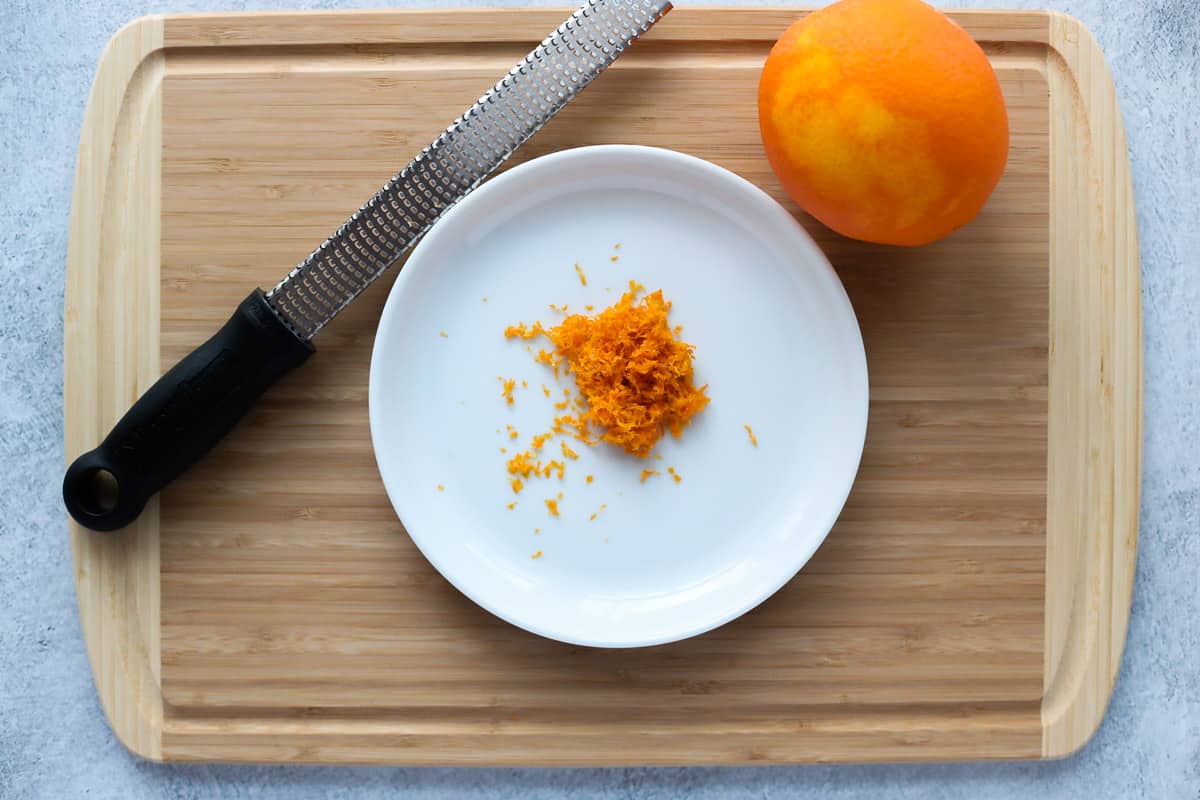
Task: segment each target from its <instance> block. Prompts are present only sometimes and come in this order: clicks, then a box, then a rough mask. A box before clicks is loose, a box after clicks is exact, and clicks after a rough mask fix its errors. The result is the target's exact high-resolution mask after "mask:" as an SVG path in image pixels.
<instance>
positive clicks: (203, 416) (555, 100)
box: [63, 0, 671, 531]
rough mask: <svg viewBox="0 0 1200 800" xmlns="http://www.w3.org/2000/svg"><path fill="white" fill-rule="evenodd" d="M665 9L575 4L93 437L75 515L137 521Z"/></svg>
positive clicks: (67, 497) (102, 523)
mask: <svg viewBox="0 0 1200 800" xmlns="http://www.w3.org/2000/svg"><path fill="white" fill-rule="evenodd" d="M670 8H671V4H670V3H669V2H668V1H667V0H591V2H589V3H588V4H587V5H586V6H584V7H583V8H581V9H580V10H578V11H576V12H575V13H574V14H573V15H572V16H571V18H570V19H568V20H567V21H566V22H564V23H563V24H562V25H561V26H559V28H558V30H556V31H554V33H552V34H550V35H549V36H548V37H546V39H545V40H544V41H543V42H542V44H541V45H540V46H539V47H538V48H537V49H536V50H534V51H533V52H532V53H530V54H529V55H528V56H526V57H525V59H524V60H523V61H521V63H519V64H517V65H516V66H515V67H513V68H512V70H511V71H510V72H509V73H508V75H506V76H505V77H504V78H502V79H501V80H500V82H499V83H497V84H496V85H495V86H494V87H492V89H491V91H489V92H488V93H487V94H485V95H484V96H483V97H481V98H480V99H479V102H477V103H476V104H475V105H474V106H472V107H471V108H470V109H468V110H467V112H466V113H465V114H463V115H462V116H461V117H459V118H458V119H457V120H456V121H455V122H454V123H453V124H452V125H451V126H450V127H449V128H447V129H446V130H445V132H443V133H442V135H441V136H439V137H438V138H437V139H436V140H434V142H433V144H431V145H429V147H427V148H425V149H424V150H423V151H421V153H420V155H418V156H417V157H416V158H415V159H413V161H412V163H410V164H409V165H408V166H407V167H405V168H404V169H403V170H401V171H400V173H399V174H398V175H396V176H395V177H394V178H392V179H391V180H390V181H388V182H387V184H386V185H385V186H384V187H383V188H382V189H380V190H379V193H378V194H376V195H375V196H374V197H372V198H371V199H370V200H368V201H367V204H366V205H364V206H363V207H362V208H360V209H359V210H358V211H357V212H355V214H354V215H353V216H351V217H350V219H348V220H346V222H345V223H344V224H343V225H342V226H341V227H340V228H338V229H337V231H336V232H335V233H334V234H333V235H332V236H330V237H329V238H328V239H326V240H325V241H324V242H322V243H321V246H320V247H318V248H317V249H316V250H314V251H313V253H312V255H310V256H309V257H308V258H306V259H304V261H302V262H301V263H300V264H299V265H297V266H296V268H295V269H293V270H292V271H291V272H290V273H289V274H288V276H287V277H286V278H284V279H283V280H282V281H281V282H280V283H279V285H278V286H276V287H275V288H274V289H272V290H271V291H270V293H268V294H265V295H264V294H263V292H262V291H261V290H259V289H255V290H254V291H253V292H251V293H250V295H249V296H248V297H247V298H246V299H245V300H243V301H242V303H241V305H239V306H238V307H237V310H236V311H235V312H234V314H233V316H232V317H230V318H229V321H228V322H226V323H225V326H224V327H222V328H221V329H220V330H219V331H217V333H216V334H214V335H213V336H212V337H211V338H210V339H209V340H208V341H206V342H205V343H204V344H202V345H200V346H199V347H197V348H196V349H195V350H193V351H192V352H191V353H190V354H188V355H187V356H185V357H184V359H183V360H182V361H180V362H179V363H178V364H176V365H175V366H174V367H172V368H171V369H170V370H169V371H168V372H167V374H165V375H163V376H162V377H161V378H159V379H158V381H157V382H156V383H155V384H154V385H153V386H151V387H150V388H149V389H147V390H146V392H145V394H143V395H142V396H141V397H140V398H138V400H137V402H136V403H134V404H133V407H132V408H130V409H129V411H127V412H126V413H125V415H124V416H123V417H122V418H121V419H120V420H119V421H118V422H117V424H116V425H115V426H113V429H112V431H111V432H109V434H108V436H106V437H105V438H104V441H102V442H101V443H100V444H99V446H97V447H96V448H95V449H94V450H90V451H88V452H86V453H84V454H83V455H81V456H79V457H78V458H76V459H75V460H74V461H73V462H72V463H71V466H70V467H69V468H68V469H67V474H66V475H65V476H64V477H63V502H64V503H65V504H66V506H67V510H68V511H69V512H70V514H71V516H72V517H74V518H75V520H76V521H77V522H79V523H80V524H81V525H83V526H85V527H88V528H91V529H93V530H98V531H110V530H115V529H117V528H122V527H124V526H126V525H128V524H129V523H131V522H133V521H134V520H135V519H137V517H138V515H139V514H141V512H142V509H143V508H144V507H145V505H146V502H147V501H148V500H149V499H150V498H151V497H152V496H153V495H154V494H155V493H156V492H158V490H159V489H161V488H162V487H163V486H165V485H167V484H168V483H170V482H171V481H172V480H174V479H175V478H176V477H177V476H178V475H179V474H180V473H182V472H183V471H184V470H186V469H187V468H188V467H189V466H191V465H192V464H193V463H194V462H195V461H196V460H197V459H198V458H200V457H201V456H202V455H204V454H205V453H206V452H208V450H209V449H211V448H212V446H213V445H214V444H216V443H217V441H219V440H220V439H221V437H222V436H224V435H225V434H226V433H227V432H228V431H229V430H230V429H231V428H232V427H233V426H234V425H235V424H236V423H237V421H238V420H239V419H241V417H242V416H243V415H244V414H245V413H246V411H248V410H249V409H250V407H251V406H252V405H253V404H254V402H255V401H256V400H257V399H258V398H259V396H260V395H262V393H263V392H265V391H266V390H267V388H268V387H269V386H270V385H271V384H272V383H274V382H275V381H276V380H278V379H279V378H280V377H282V376H283V375H285V374H287V373H288V372H290V371H291V370H293V369H295V368H296V367H297V366H299V365H300V364H301V363H303V362H304V361H305V360H306V359H307V358H308V357H309V356H310V355H312V353H313V350H314V348H313V346H312V343H311V341H310V340H311V339H312V338H313V336H315V335H316V333H317V332H318V331H319V330H321V328H322V327H324V326H325V324H326V323H328V322H329V320H331V319H333V317H334V316H336V315H337V313H338V312H339V311H341V310H342V309H343V308H345V307H346V306H347V305H348V304H349V303H350V301H352V300H353V299H354V298H355V297H357V296H358V294H359V293H360V292H362V290H363V289H365V288H367V287H368V286H370V285H371V282H372V281H374V280H375V279H376V278H378V277H379V276H380V275H381V274H382V273H383V272H384V270H386V269H387V268H388V267H390V266H391V265H392V264H394V263H395V262H396V260H397V259H398V258H400V256H402V255H404V253H405V251H407V250H408V249H409V248H410V247H412V246H413V244H415V243H416V241H417V240H418V239H420V238H421V236H422V234H424V233H425V231H427V230H429V228H430V227H431V226H432V225H433V223H434V222H436V221H437V219H438V217H440V216H441V215H442V214H444V213H445V212H446V210H447V209H448V208H450V206H452V205H454V204H455V203H456V202H458V201H459V200H461V199H462V198H463V197H464V196H466V195H467V194H468V193H469V192H470V191H471V190H472V189H474V188H475V187H476V186H478V185H479V184H480V183H481V182H482V181H483V179H484V178H486V177H487V176H488V175H490V174H491V173H492V172H493V171H494V170H495V169H496V167H498V166H500V165H501V164H502V163H504V160H505V159H507V158H508V157H509V156H511V155H512V154H513V152H514V151H515V150H516V149H517V148H518V147H520V146H521V145H522V144H523V143H524V142H525V141H526V140H527V139H528V138H529V137H530V136H533V134H535V133H537V131H538V130H539V129H540V128H541V127H542V126H543V125H545V124H546V123H547V122H548V121H549V120H550V118H551V117H553V116H554V115H555V114H556V113H558V111H559V110H560V109H561V108H562V107H563V106H565V105H566V104H567V103H568V102H570V101H571V99H572V98H573V97H575V95H577V94H579V92H580V91H581V90H582V89H583V88H584V87H586V86H587V85H588V84H589V83H591V82H592V80H593V79H595V77H596V76H597V75H599V74H600V73H601V72H603V71H604V69H605V67H607V66H608V65H609V64H611V63H612V62H613V61H614V60H616V58H617V56H619V55H621V53H622V52H623V51H624V50H625V48H626V47H628V46H629V45H630V44H631V43H632V42H633V40H635V39H637V38H638V36H640V35H641V34H642V33H645V31H646V30H647V29H648V28H649V27H650V26H651V25H653V24H654V23H655V22H657V21H658V20H659V18H660V17H662V15H663V14H665V13H666V12H667V11H669V10H670Z"/></svg>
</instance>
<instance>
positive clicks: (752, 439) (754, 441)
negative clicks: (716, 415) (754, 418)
mask: <svg viewBox="0 0 1200 800" xmlns="http://www.w3.org/2000/svg"><path fill="white" fill-rule="evenodd" d="M742 427H743V428H745V429H746V435H747V436H749V437H750V444H752V445H754V446H755V447H758V437H757V436H755V435H754V431H752V430H751V429H750V426H749V425H743V426H742Z"/></svg>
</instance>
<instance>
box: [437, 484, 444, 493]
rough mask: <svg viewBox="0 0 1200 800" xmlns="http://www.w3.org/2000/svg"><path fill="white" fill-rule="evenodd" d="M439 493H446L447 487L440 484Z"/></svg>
mask: <svg viewBox="0 0 1200 800" xmlns="http://www.w3.org/2000/svg"><path fill="white" fill-rule="evenodd" d="M438 491H439V492H444V491H446V487H445V486H442V485H441V484H440V483H439V484H438Z"/></svg>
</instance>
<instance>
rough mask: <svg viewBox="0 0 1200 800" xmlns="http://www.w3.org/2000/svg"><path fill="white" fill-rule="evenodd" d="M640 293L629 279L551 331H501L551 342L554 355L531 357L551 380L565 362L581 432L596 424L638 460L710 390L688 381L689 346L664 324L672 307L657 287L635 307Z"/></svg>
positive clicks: (677, 428)
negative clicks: (615, 295) (597, 305)
mask: <svg viewBox="0 0 1200 800" xmlns="http://www.w3.org/2000/svg"><path fill="white" fill-rule="evenodd" d="M643 289H644V287H642V286H641V285H640V284H638V283H636V282H634V281H630V282H629V291H627V292H626V293H625V294H623V295H622V296H621V299H620V300H618V301H617V302H616V303H615V304H613V305H612V306H610V307H609V308H606V309H605V310H603V311H601V312H600V313H599V314H597V315H595V316H591V317H589V316H585V315H582V314H574V315H572V316H569V317H567V318H566V319H564V320H563V321H562V322H561V323H560V324H558V325H557V326H555V327H554V328H551V329H549V330H546V329H545V328H543V327H542V326H541V325H540V324H537V323H535V324H534V325H532V326H526V325H514V326H511V327H509V328H508V329H507V330H506V331H505V335H506V336H508V337H510V338H512V337H513V336H519V337H521V338H532V337H533V336H538V335H541V336H545V337H546V338H547V339H549V340H550V341H551V343H552V344H553V345H554V352H553V353H549V352H547V351H545V350H542V351H541V352H539V353H538V357H537V359H536V360H537V361H539V362H541V363H544V364H547V365H549V366H551V367H552V368H553V369H554V371H555V376H556V377H557V375H558V368H559V365H560V363H561V362H562V361H565V362H566V368H567V371H568V372H569V373H571V374H573V375H574V376H575V384H576V386H578V388H579V392H580V394H581V395H582V396H583V400H584V401H585V402H586V410H585V411H583V412H582V413H581V414H580V419H581V420H582V422H583V423H584V429H585V431H586V427H587V426H588V425H595V426H597V427H599V428H600V429H602V430H603V431H604V433H603V435H602V436H601V439H602V440H603V441H606V442H608V443H610V444H613V445H616V446H618V447H620V448H622V449H623V450H625V451H626V452H627V453H630V454H632V455H635V456H637V457H638V458H645V457H646V456H648V455H649V454H650V451H651V450H652V449H653V447H654V445H655V444H656V443H657V442H658V440H659V439H660V438H662V436H663V434H664V433H665V432H667V431H669V432H670V433H671V435H672V436H675V437H679V436H680V435H681V434H682V432H683V428H684V426H686V425H687V424H689V423H690V422H691V419H692V417H693V416H695V415H696V414H697V413H698V412H699V411H700V410H701V409H703V408H704V407H705V406H706V405H708V402H709V398H708V396H707V395H706V394H705V391H706V390H707V388H708V387H707V386H702V387H700V388H699V389H697V388H696V387H695V385H694V384H693V381H692V377H693V371H692V352H693V349H694V348H693V347H692V346H691V345H689V344H687V343H685V342H681V341H679V340H677V339H676V338H675V336H674V334H673V332H672V330H671V327H670V326H669V325H668V324H667V314H668V313H669V312H670V310H671V304H670V303H668V302H667V301H666V300H664V299H663V296H662V291H661V290H659V291H656V292H653V293H652V294H649V295H646V296H645V297H643V298H642V299H641V301H640V302H638V301H637V296H638V294H639V293H640V292H642V291H643ZM581 433H584V432H582V431H581Z"/></svg>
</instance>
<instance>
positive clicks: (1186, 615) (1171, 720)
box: [0, 0, 1200, 800]
mask: <svg viewBox="0 0 1200 800" xmlns="http://www.w3.org/2000/svg"><path fill="white" fill-rule="evenodd" d="M394 4H395V2H392V3H386V2H385V3H381V2H376V1H375V0H351V2H347V3H340V2H325V1H320V0H319V1H317V2H313V0H256V1H255V2H250V3H241V2H233V0H165V2H155V1H153V0H85V1H84V2H82V3H81V2H78V1H76V2H70V1H69V0H48V1H47V2H36V1H35V0H3V3H2V5H3V6H4V8H5V12H4V14H3V25H0V42H2V45H0V120H2V122H0V214H2V216H0V253H3V256H2V257H0V487H2V488H0V576H3V577H2V578H0V798H4V799H5V800H9V799H10V798H11V799H12V800H16V799H17V798H43V797H45V798H60V797H62V798H66V797H85V796H86V797H91V798H109V797H111V798H121V799H122V800H124V799H125V798H140V797H170V798H197V797H253V798H268V797H271V798H274V797H279V798H293V797H301V796H318V797H351V796H353V797H384V796H387V797H395V796H406V797H407V796H413V797H422V798H429V797H463V798H483V797H488V798H492V797H530V798H535V797H547V798H550V797H555V798H557V797H563V796H567V795H568V794H569V795H570V796H572V797H579V798H584V797H605V798H625V797H657V798H684V797H687V798H718V797H729V798H751V797H754V798H772V797H775V798H779V797H791V796H799V795H804V796H810V797H822V798H846V797H860V796H869V797H896V798H943V797H945V798H958V797H962V796H966V797H972V798H978V800H986V799H987V798H1008V797H1028V796H1035V795H1036V796H1039V797H1042V798H1047V799H1049V798H1088V799H1089V800H1091V799H1092V798H1107V797H1112V798H1134V797H1151V798H1162V799H1163V800H1170V799H1171V798H1183V799H1184V800H1197V799H1198V798H1200V6H1198V5H1197V0H959V2H950V3H948V4H947V5H950V6H986V5H997V4H1002V5H1015V6H1020V7H1029V8H1033V7H1039V6H1049V7H1052V8H1055V9H1059V10H1062V11H1066V12H1068V13H1071V14H1074V15H1075V16H1077V17H1079V18H1081V19H1082V20H1083V21H1084V22H1085V23H1086V24H1087V25H1088V26H1089V27H1090V28H1091V29H1092V31H1093V32H1094V33H1095V34H1096V37H1097V38H1098V39H1099V41H1100V44H1101V46H1102V47H1103V48H1104V51H1105V52H1106V54H1107V56H1108V59H1109V63H1110V65H1111V67H1112V71H1113V74H1114V76H1115V79H1116V84H1117V92H1118V95H1119V96H1120V99H1121V104H1122V108H1123V111H1124V115H1125V124H1126V129H1127V132H1128V138H1129V146H1130V150H1131V153H1132V159H1133V176H1134V184H1135V190H1136V197H1137V207H1138V226H1139V228H1140V236H1141V251H1142V274H1143V281H1144V288H1143V303H1144V309H1145V348H1146V352H1145V422H1146V425H1145V469H1144V485H1143V493H1142V517H1141V543H1140V553H1139V558H1138V566H1137V584H1136V590H1135V596H1134V602H1133V616H1132V620H1131V623H1130V628H1129V639H1128V644H1127V647H1126V651H1125V660H1124V663H1123V665H1122V668H1121V675H1120V679H1119V681H1118V683H1117V688H1116V693H1115V694H1114V696H1113V700H1112V705H1111V706H1110V709H1109V712H1108V716H1107V718H1106V720H1105V722H1104V724H1103V726H1102V727H1101V729H1100V731H1099V733H1098V734H1097V736H1096V737H1095V739H1093V741H1092V742H1091V743H1090V744H1089V745H1088V746H1087V747H1085V748H1084V750H1083V751H1082V752H1081V753H1079V754H1078V755H1076V756H1074V757H1072V758H1070V759H1067V760H1065V761H1060V762H1054V763H1011V764H949V765H927V766H869V767H762V768H713V769H612V770H509V769H505V770H498V769H479V770H445V769H372V768H333V767H308V768H306V767H237V766H220V765H214V766H207V765H206V766H163V765H156V764H151V763H148V762H143V761H140V760H138V759H137V758H135V757H133V756H130V755H129V754H128V753H127V752H126V751H125V750H124V749H123V748H122V747H121V745H120V744H119V743H117V742H116V740H115V739H114V738H113V735H112V733H111V732H110V731H109V728H108V725H107V724H106V722H105V721H104V717H103V714H102V713H101V711H100V708H99V704H98V702H97V700H96V695H95V692H94V690H93V688H92V680H91V675H90V671H89V669H88V664H87V658H86V655H85V653H84V646H83V640H82V638H81V636H80V630H79V623H78V616H77V614H76V609H75V591H74V585H73V582H72V572H71V563H70V549H69V547H68V543H67V537H66V523H65V517H64V514H63V510H62V506H61V502H60V499H59V481H60V479H61V474H62V460H63V456H62V379H61V372H62V345H61V340H62V333H61V332H62V311H63V274H64V264H65V261H66V252H67V214H68V209H69V203H70V194H71V181H72V176H73V170H74V163H75V150H76V146H77V143H78V136H79V125H80V120H81V119H82V115H83V109H84V103H85V101H86V98H87V92H88V87H89V86H90V83H91V79H92V74H93V71H94V69H95V66H96V61H97V59H98V58H99V55H100V52H101V49H102V48H103V47H104V44H105V42H106V41H107V40H108V38H109V36H110V35H111V34H112V33H113V32H114V31H115V30H116V29H117V28H118V27H120V25H121V24H123V23H124V22H126V21H127V20H129V19H132V18H134V17H136V16H140V15H142V14H147V13H152V12H171V11H200V10H214V9H235V8H236V9H243V8H275V7H278V8H301V7H334V6H340V5H347V6H349V5H354V6H377V5H394ZM431 4H432V5H443V4H445V5H450V4H461V3H459V2H458V0H449V2H444V0H432V2H431ZM470 4H471V5H475V4H476V3H474V2H472V3H470ZM555 4H556V5H563V2H562V0H557V2H556V3H555ZM481 5H482V4H481ZM80 6H82V8H80Z"/></svg>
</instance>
